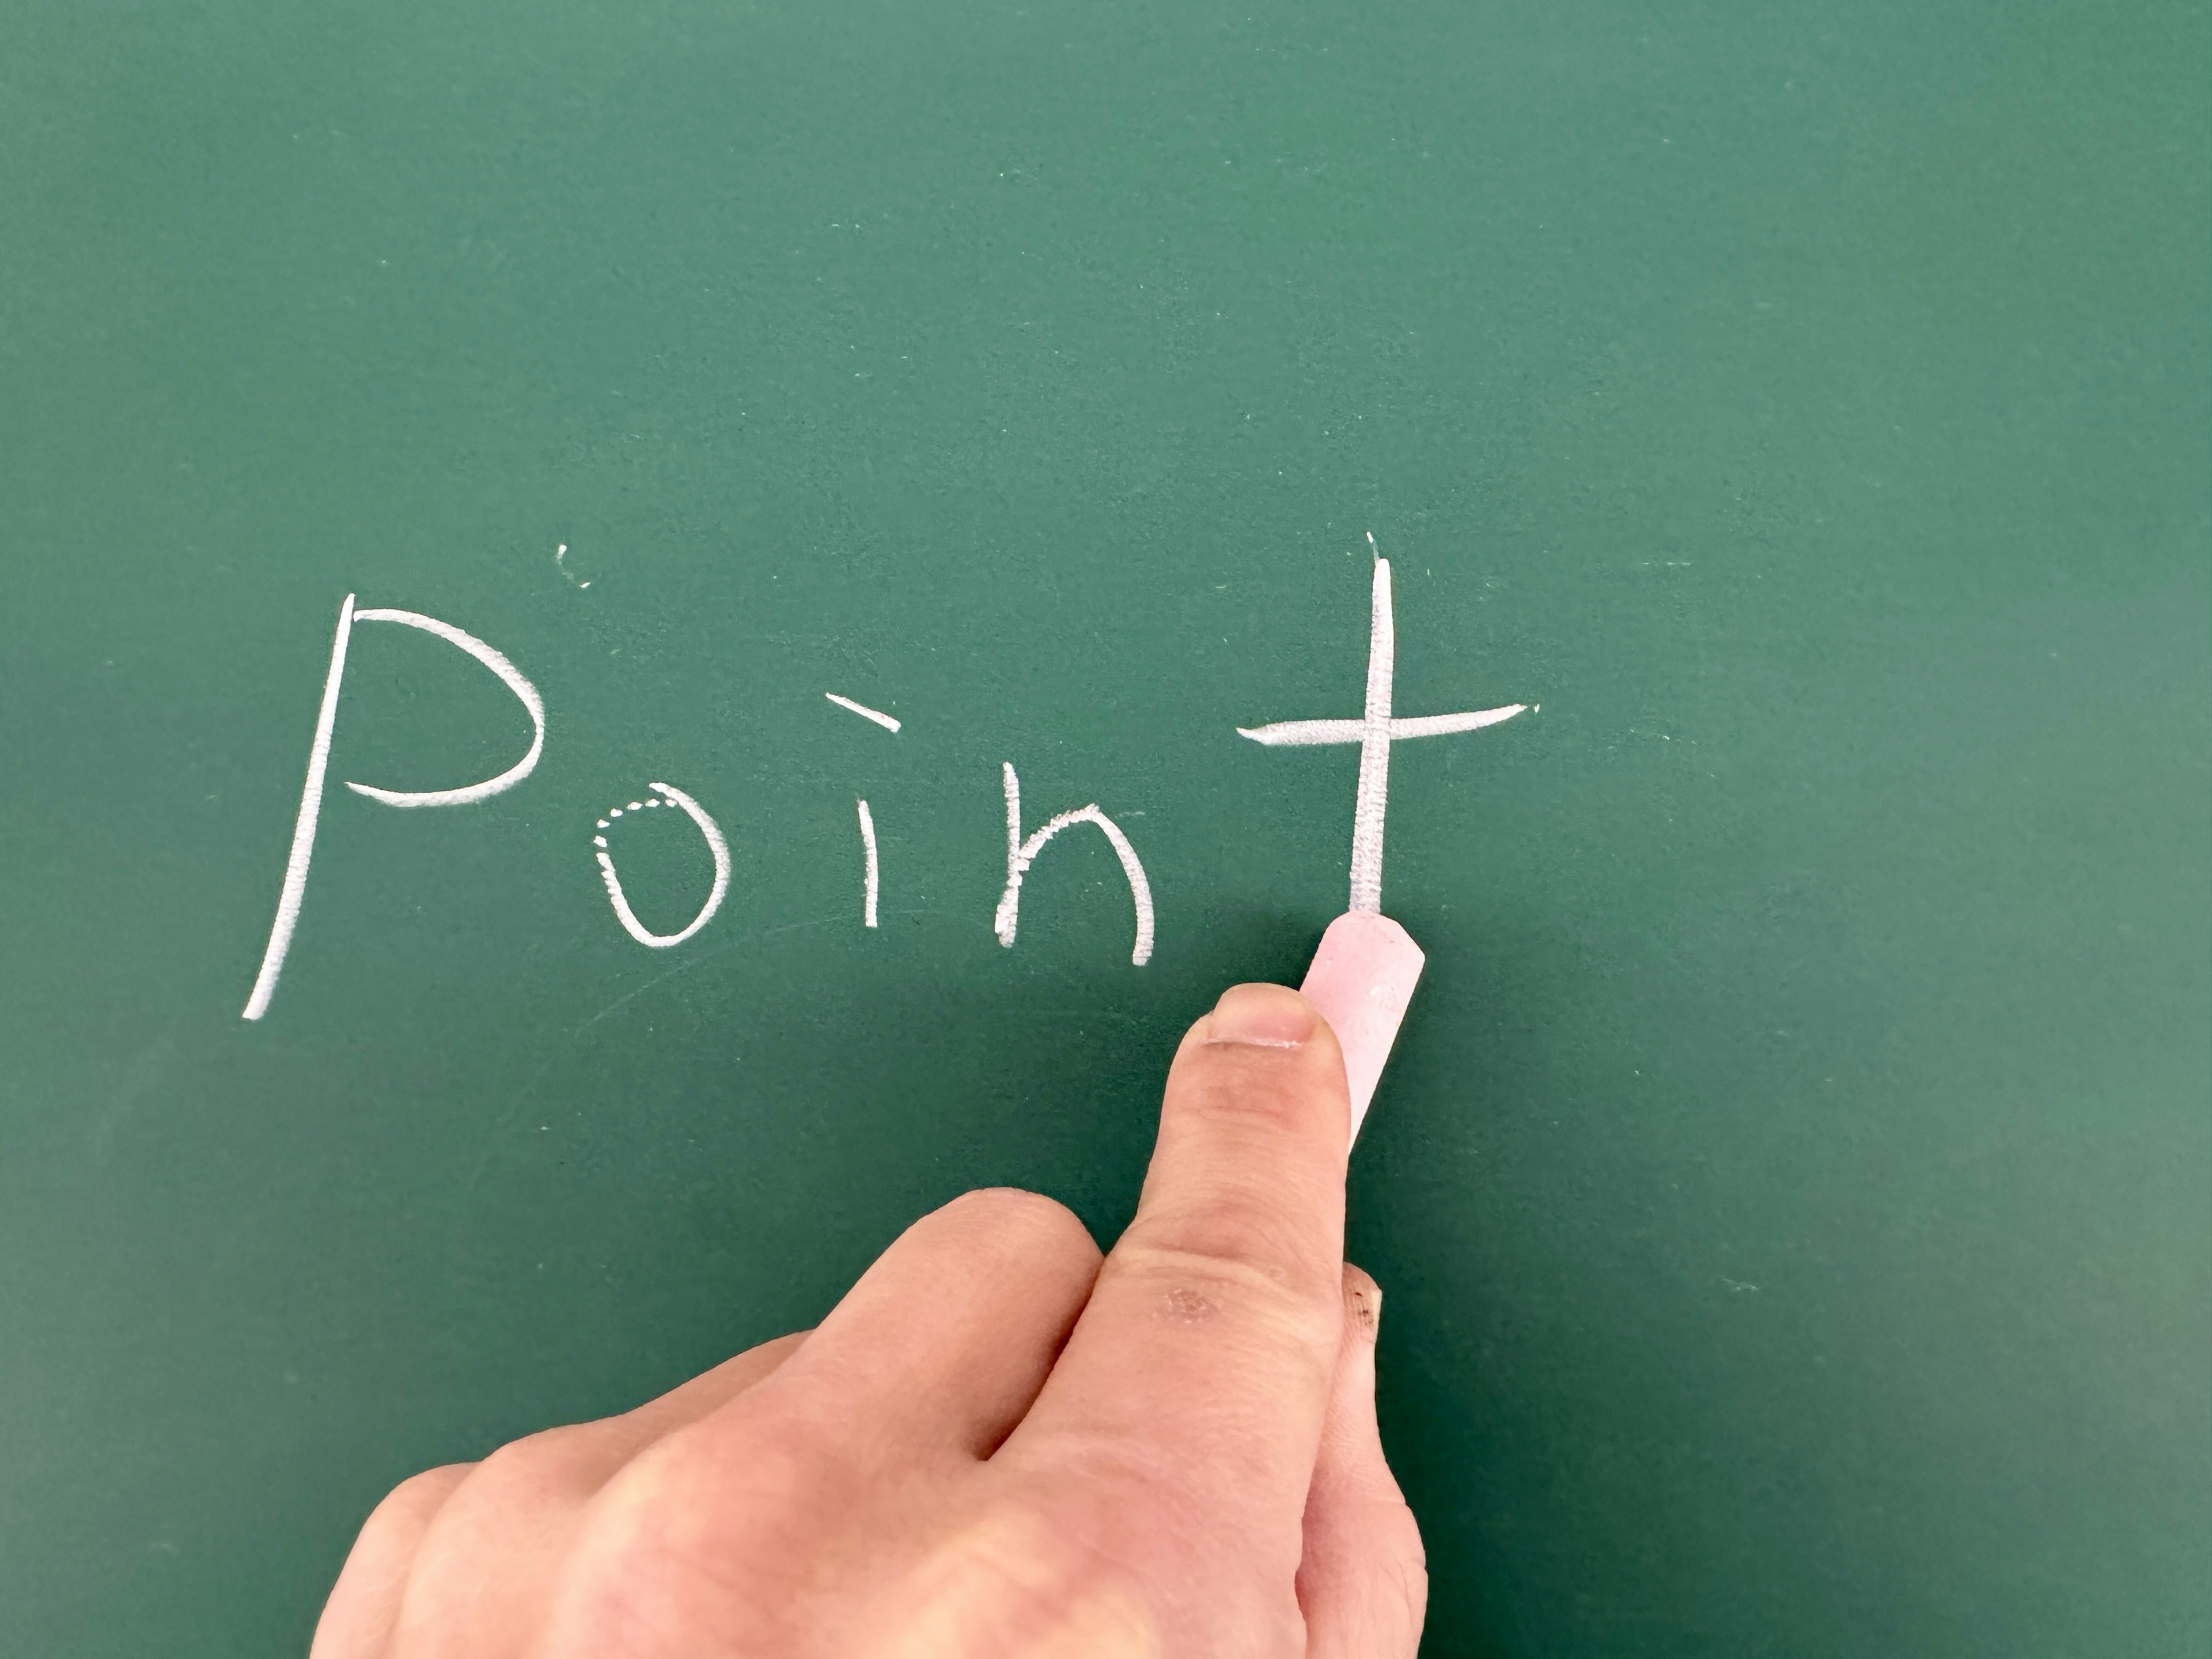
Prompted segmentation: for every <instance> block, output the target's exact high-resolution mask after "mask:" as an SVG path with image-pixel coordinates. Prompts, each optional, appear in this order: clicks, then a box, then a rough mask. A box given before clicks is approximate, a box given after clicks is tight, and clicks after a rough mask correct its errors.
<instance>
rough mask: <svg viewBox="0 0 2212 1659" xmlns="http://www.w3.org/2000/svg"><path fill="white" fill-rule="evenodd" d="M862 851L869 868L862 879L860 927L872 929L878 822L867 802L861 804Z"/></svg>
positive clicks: (874, 906)
mask: <svg viewBox="0 0 2212 1659" xmlns="http://www.w3.org/2000/svg"><path fill="white" fill-rule="evenodd" d="M860 849H861V851H862V852H863V853H864V854H866V863H867V868H866V870H865V871H864V872H862V875H861V878H860V879H861V885H862V890H863V891H862V896H861V900H860V925H861V926H862V927H874V926H875V925H876V889H877V886H878V874H877V871H876V821H875V819H874V818H873V817H871V816H870V815H869V812H868V803H867V802H866V800H862V801H861V802H860Z"/></svg>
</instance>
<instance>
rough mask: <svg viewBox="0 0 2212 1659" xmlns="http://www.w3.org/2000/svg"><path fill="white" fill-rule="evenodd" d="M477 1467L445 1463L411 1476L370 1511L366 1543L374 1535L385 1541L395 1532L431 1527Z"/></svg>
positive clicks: (365, 1524)
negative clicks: (449, 1500) (448, 1501)
mask: <svg viewBox="0 0 2212 1659" xmlns="http://www.w3.org/2000/svg"><path fill="white" fill-rule="evenodd" d="M476 1468H477V1466H476V1465H475V1464H473V1463H441V1464H440V1465H439V1466H438V1467H437V1468H435V1469H425V1470H423V1471H422V1474H410V1475H409V1476H408V1477H407V1479H405V1480H403V1481H401V1482H400V1483H399V1484H398V1486H394V1487H393V1488H392V1490H391V1491H390V1492H386V1494H385V1496H384V1501H383V1502H382V1503H380V1504H378V1505H377V1506H376V1507H375V1508H374V1510H370V1511H369V1516H368V1520H367V1521H366V1522H362V1528H361V1535H362V1540H363V1541H368V1538H369V1535H370V1534H372V1533H374V1534H376V1535H377V1536H378V1537H379V1538H381V1537H383V1536H384V1535H386V1534H390V1533H392V1532H396V1531H399V1530H402V1529H406V1530H410V1531H412V1530H416V1529H419V1528H422V1527H424V1526H426V1525H428V1522H429V1521H430V1518H431V1517H432V1516H435V1514H437V1512H438V1511H439V1510H441V1509H442V1508H444V1507H445V1504H446V1500H447V1498H450V1497H452V1496H453V1489H454V1488H455V1487H456V1486H459V1485H460V1483H461V1482H462V1481H463V1480H466V1479H467V1478H468V1477H469V1475H470V1474H472V1473H473V1472H474V1471H475V1469H476Z"/></svg>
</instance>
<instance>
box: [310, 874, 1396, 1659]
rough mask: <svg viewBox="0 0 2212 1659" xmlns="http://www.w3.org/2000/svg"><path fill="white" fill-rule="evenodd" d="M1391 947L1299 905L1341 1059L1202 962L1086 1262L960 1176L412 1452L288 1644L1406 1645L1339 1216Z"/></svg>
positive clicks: (1327, 1035)
mask: <svg viewBox="0 0 2212 1659" xmlns="http://www.w3.org/2000/svg"><path fill="white" fill-rule="evenodd" d="M1419 969H1420V952H1419V950H1418V949H1416V948H1415V947H1414V946H1413V943H1412V941H1411V940H1409V939H1406V938H1405V935H1404V933H1403V932H1402V931H1401V930H1400V929H1398V928H1397V927H1396V925H1395V923H1392V922H1389V921H1384V920H1383V918H1382V917H1380V916H1374V915H1355V916H1346V917H1345V918H1343V919H1341V920H1340V921H1339V922H1338V923H1337V924H1336V926H1335V927H1331V928H1330V929H1329V933H1328V939H1325V940H1324V941H1323V944H1322V954H1321V956H1320V957H1319V958H1317V959H1316V963H1315V968H1314V975H1313V977H1312V979H1311V981H1310V983H1311V984H1313V986H1314V987H1315V990H1316V995H1317V996H1318V997H1319V998H1321V999H1322V1000H1323V1001H1324V1002H1327V1003H1329V1004H1330V1005H1331V1006H1333V1007H1334V1010H1335V1016H1334V1017H1335V1018H1337V1019H1338V1020H1339V1021H1340V1022H1341V1024H1340V1029H1341V1030H1343V1031H1345V1032H1346V1033H1347V1034H1349V1035H1348V1036H1347V1038H1346V1044H1345V1047H1344V1050H1343V1057H1342V1058H1340V1054H1339V1047H1338V1043H1337V1042H1336V1040H1335V1038H1334V1036H1332V1035H1331V1032H1330V1029H1329V1026H1328V1024H1326V1023H1325V1022H1324V1021H1323V1020H1322V1018H1320V1017H1319V1016H1318V1015H1317V1014H1316V1010H1315V1006H1314V1005H1313V1004H1311V1003H1309V1002H1308V1001H1307V1000H1305V999H1304V998H1303V997H1301V996H1299V995H1298V994H1297V993H1295V992H1292V991H1290V990H1287V989H1285V987H1281V986H1279V985H1243V986H1238V987H1236V988H1235V989H1233V990H1231V991H1229V992H1227V993H1226V994H1224V995H1223V997H1222V998H1221V1000H1220V1002H1219V1003H1218V1005H1217V1006H1215V1008H1214V1010H1213V1012H1211V1013H1210V1014H1208V1015H1207V1016H1206V1018H1203V1019H1201V1020H1200V1021H1199V1022H1198V1024H1196V1025H1194V1026H1193V1027H1192V1028H1191V1030H1190V1031H1189V1033H1188V1035H1187V1036H1185V1037H1184V1038H1183V1041H1182V1046H1181V1048H1179V1049H1178V1050H1177V1051H1176V1058H1175V1064H1174V1066H1173V1067H1172V1069H1171V1070H1170V1073H1169V1076H1168V1085H1167V1094H1166V1100H1165V1102H1164V1104H1163V1106H1162V1109H1161V1112H1160V1133H1159V1141H1158V1146H1157V1148H1156V1150H1155V1151H1154V1152H1153V1155H1152V1167H1151V1168H1150V1170H1148V1171H1147V1172H1146V1176H1145V1187H1144V1192H1143V1194H1142V1195H1141V1197H1140V1198H1139V1202H1138V1206H1137V1214H1136V1218H1135V1219H1134V1220H1133V1221H1132V1222H1131V1223H1130V1225H1129V1229H1128V1231H1127V1232H1125V1233H1124V1234H1123V1235H1122V1236H1121V1241H1120V1242H1119V1243H1117V1244H1115V1247H1114V1251H1113V1254H1112V1255H1109V1256H1106V1257H1104V1258H1103V1260H1102V1259H1101V1257H1100V1256H1099V1254H1098V1249H1097V1246H1096V1245H1095V1244H1093V1243H1091V1236H1090V1235H1089V1234H1088V1233H1087V1232H1085V1231H1084V1229H1083V1224H1082V1223H1081V1222H1079V1221H1078V1220H1077V1219H1076V1218H1074V1216H1073V1215H1071V1214H1070V1213H1069V1212H1067V1211H1066V1210H1065V1209H1062V1208H1061V1207H1060V1206H1059V1205H1057V1204H1054V1202H1053V1201H1052V1200H1049V1199H1045V1198H1039V1197H1037V1196H1036V1194H1030V1193H1018V1192H1011V1191H1003V1190H1002V1191H995V1192H981V1193H970V1194H968V1195H967V1196H966V1197H964V1198H961V1199H958V1200H955V1201H954V1202H952V1203H951V1204H949V1205H947V1206H945V1208H943V1209H941V1210H939V1211H938V1212H936V1213H934V1214H933V1215H929V1216H926V1217H924V1218H922V1219H921V1220H920V1221H918V1222H916V1223H915V1225H913V1226H912V1227H910V1228H908V1230H907V1231H906V1232H905V1233H904V1234H903V1235H902V1237H900V1238H899V1239H898V1240H897V1241H896V1243H893V1244H892V1245H891V1247H890V1249H888V1250H886V1251H884V1254H883V1255H882V1256H881V1257H880V1258H878V1261H876V1263H875V1265H874V1266H873V1267H870V1268H869V1269H868V1271H867V1273H866V1274H864V1275H863V1276H862V1277H861V1279H860V1283H859V1284H857V1285H854V1287H853V1289H852V1291H850V1292H849V1293H848V1295H847V1296H846V1297H845V1299H844V1300H843V1301H842V1302H840V1303H839V1304H837V1306H836V1308H835V1309H833V1310H831V1312H830V1314H829V1317H828V1318H826V1319H824V1320H823V1322H822V1323H821V1325H820V1327H819V1328H817V1329H815V1330H812V1331H809V1332H805V1333H803V1334H797V1335H793V1336H787V1337H782V1338H780V1339H779V1340H775V1341H774V1342H769V1343H766V1344H764V1345H763V1346H760V1347H757V1348H754V1349H752V1350H751V1351H750V1352H746V1353H742V1354H739V1355H738V1357H737V1358H734V1359H732V1360H729V1361H727V1362H726V1363H725V1364H722V1365H720V1366H718V1367H717V1368H716V1369H714V1370H711V1371H708V1373H706V1375H704V1376H699V1377H696V1378H694V1379H693V1380H692V1381H691V1382H690V1383H685V1384H684V1386H683V1387H682V1388H679V1389H676V1390H675V1391H674V1392H673V1393H671V1394H667V1395H662V1396H661V1397H660V1398H659V1399H658V1400H655V1401H650V1402H648V1403H647V1404H646V1405H643V1406H641V1407H638V1408H637V1409H636V1410H635V1411H633V1412H630V1413H627V1414H626V1415H623V1416H620V1417H611V1418H606V1419H602V1420H601V1421H599V1422H596V1423H584V1424H579V1425H574V1426H571V1427H568V1428H565V1429H561V1430H557V1431H554V1432H552V1433H550V1434H542V1435H536V1436H532V1437H531V1438H529V1439H527V1440H522V1441H518V1442H516V1443H514V1444H513V1445H511V1446H508V1447H506V1448H504V1449H501V1450H500V1451H498V1452H495V1454H494V1455H492V1456H490V1457H489V1458H487V1459H486V1460H485V1461H484V1462H482V1463H457V1464H453V1465H449V1466H448V1467H447V1468H440V1469H433V1470H431V1471H430V1472H429V1473H428V1474H421V1475H417V1476H416V1477H415V1479H414V1480H410V1481H408V1482H406V1483H405V1484H404V1485H403V1486H400V1487H399V1488H398V1490H397V1491H396V1492H393V1493H392V1495H391V1496H390V1497H389V1498H386V1500H385V1501H384V1503H383V1504H381V1505H380V1507H379V1508H378V1510H377V1511H376V1513H375V1514H374V1515H373V1516H370V1517H369V1521H368V1525H367V1526H366V1527H365V1528H362V1534H361V1538H360V1540H359V1541H358V1542H356V1544H355V1546H354V1549H353V1553H352V1555H351V1556H350V1557H349V1559H348V1560H347V1563H346V1566H345V1571H344V1572H343V1574H342V1575H341V1576H340V1577H339V1579H338V1583H337V1588H336V1589H333V1590H332V1591H331V1599H330V1603H329V1605H328V1607H325V1610H324V1613H323V1619H322V1623H321V1625H320V1626H319V1627H318V1629H317V1631H316V1632H315V1644H314V1650H313V1659H398V1656H403V1655H404V1656H406V1659H461V1656H469V1659H475V1656H478V1655H483V1654H513V1655H517V1656H520V1655H523V1654H528V1655H530V1656H532V1659H584V1656H590V1659H603V1656H606V1655H612V1654H619V1655H621V1656H623V1659H737V1656H740V1655H742V1656H747V1659H750V1656H793V1659H796V1656H800V1655H805V1656H815V1655H823V1656H827V1655H832V1654H835V1655H851V1656H866V1659H887V1656H890V1655H892V1654H896V1655H898V1656H899V1659H966V1656H969V1655H972V1654H978V1653H1016V1652H1018V1653H1030V1654H1036V1653H1048V1652H1049V1653H1064V1654H1083V1655H1085V1656H1097V1659H1137V1656H1139V1655H1158V1654H1199V1653H1255V1654H1257V1653H1293V1652H1295V1653H1303V1654H1304V1655H1306V1656H1308V1659H1413V1654H1414V1650H1415V1648H1416V1647H1417V1646H1418V1644H1419V1640H1420V1630H1421V1613H1422V1607H1423V1605H1424V1602H1425V1596H1426V1582H1427V1581H1426V1579H1425V1577H1424V1574H1423V1569H1422V1564H1421V1542H1420V1534H1419V1532H1418V1531H1417V1530H1416V1529H1415V1528H1414V1525H1413V1516H1412V1514H1411V1513H1410V1512H1409V1511H1408V1510H1407V1508H1406V1504H1405V1501H1404V1499H1403V1498H1401V1497H1400V1496H1399V1492H1398V1486H1397V1482H1396V1481H1395V1480H1393V1479H1392V1478H1391V1474H1390V1468H1389V1464H1388V1463H1386V1462H1384V1461H1383V1446H1382V1443H1381V1441H1380V1440H1379V1438H1378V1437H1377V1436H1376V1423H1375V1330H1376V1321H1377V1318H1378V1316H1379V1314H1380V1311H1381V1305H1382V1302H1381V1292H1380V1291H1377V1290H1376V1286H1375V1282H1374V1281H1373V1280H1372V1279H1369V1278H1368V1277H1367V1275H1366V1274H1364V1273H1361V1272H1360V1271H1359V1269H1358V1268H1357V1267H1347V1266H1346V1265H1345V1263H1344V1259H1343V1240H1344V1169H1345V1158H1346V1152H1347V1151H1348V1150H1349V1145H1350V1141H1349V1136H1348V1134H1347V1133H1346V1132H1347V1129H1348V1127H1349V1119H1348V1117H1347V1115H1346V1100H1345V1083H1346V1076H1347V1072H1350V1073H1352V1074H1353V1086H1354V1088H1355V1090H1356V1091H1358V1093H1359V1095H1360V1097H1361V1098H1363V1099H1364V1095H1365V1093H1366V1092H1368V1091H1371V1090H1372V1089H1373V1086H1374V1073H1375V1072H1376V1071H1378V1070H1380V1068H1381V1066H1382V1060H1383V1054H1385V1053H1387V1052H1388V1050H1389V1032H1390V1030H1394V1029H1395V1025H1396V1021H1397V1017H1398V1014H1399V1012H1401V1011H1402V1009H1403V1007H1404V1006H1405V999H1406V996H1407V994H1410V992H1411V991H1412V988H1413V979H1414V976H1415V975H1418V974H1419Z"/></svg>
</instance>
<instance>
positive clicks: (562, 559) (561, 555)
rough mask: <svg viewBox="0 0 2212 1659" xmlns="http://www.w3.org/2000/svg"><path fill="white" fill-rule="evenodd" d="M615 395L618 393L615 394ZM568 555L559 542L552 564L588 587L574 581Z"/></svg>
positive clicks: (588, 584) (563, 543) (577, 584)
mask: <svg viewBox="0 0 2212 1659" xmlns="http://www.w3.org/2000/svg"><path fill="white" fill-rule="evenodd" d="M617 395H620V394H617ZM567 560H568V543H566V542H562V544H560V546H558V547H556V548H555V549H554V550H553V562H554V564H555V565H556V566H557V567H558V568H559V569H560V572H561V574H562V575H564V576H566V577H567V578H568V580H570V581H572V582H576V586H579V587H589V586H591V583H589V582H577V581H576V573H575V572H574V571H573V570H571V569H569V568H568V563H567Z"/></svg>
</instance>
